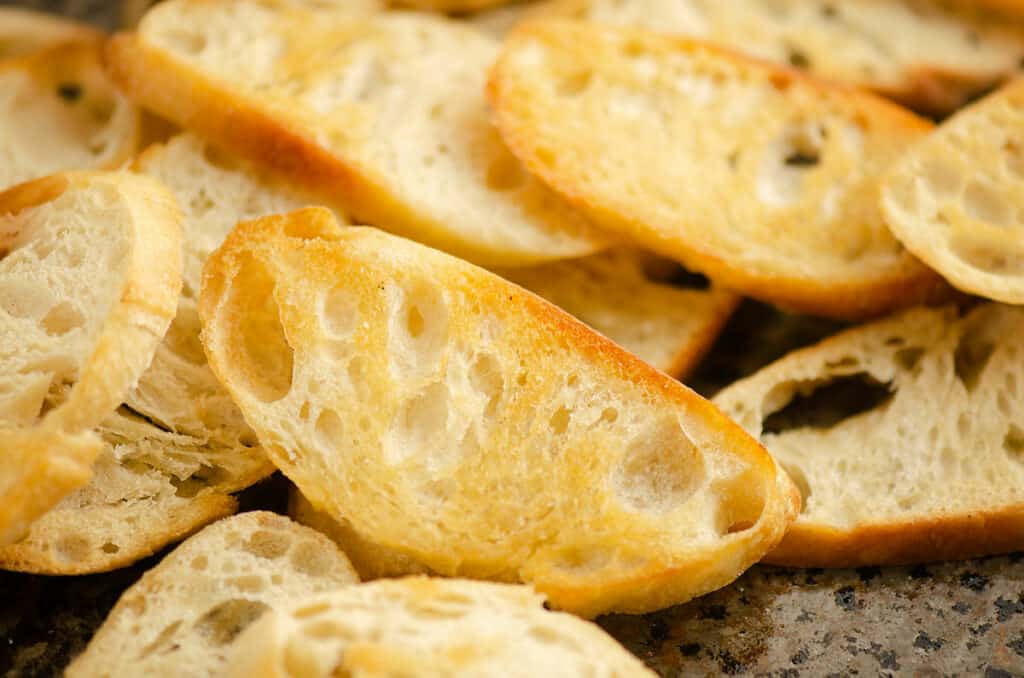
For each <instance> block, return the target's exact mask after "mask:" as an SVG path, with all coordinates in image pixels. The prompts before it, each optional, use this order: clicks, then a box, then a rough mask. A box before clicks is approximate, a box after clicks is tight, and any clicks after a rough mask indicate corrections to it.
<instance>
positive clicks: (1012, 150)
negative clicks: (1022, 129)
mask: <svg viewBox="0 0 1024 678" xmlns="http://www.w3.org/2000/svg"><path fill="white" fill-rule="evenodd" d="M1001 155H1002V156H1003V161H1004V162H1005V163H1006V170H1007V171H1008V172H1009V173H1010V174H1011V175H1012V176H1013V178H1015V179H1017V180H1018V181H1021V180H1024V153H1021V146H1020V144H1018V143H1017V142H1016V141H1013V140H1010V141H1007V142H1006V143H1004V144H1003V152H1002V154H1001Z"/></svg>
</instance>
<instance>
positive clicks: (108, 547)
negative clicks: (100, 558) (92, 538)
mask: <svg viewBox="0 0 1024 678" xmlns="http://www.w3.org/2000/svg"><path fill="white" fill-rule="evenodd" d="M101 550H102V551H103V552H104V553H110V554H114V553H117V552H118V551H120V550H121V547H120V546H118V545H117V544H115V543H113V542H110V541H108V542H105V543H104V544H103V546H102V547H101Z"/></svg>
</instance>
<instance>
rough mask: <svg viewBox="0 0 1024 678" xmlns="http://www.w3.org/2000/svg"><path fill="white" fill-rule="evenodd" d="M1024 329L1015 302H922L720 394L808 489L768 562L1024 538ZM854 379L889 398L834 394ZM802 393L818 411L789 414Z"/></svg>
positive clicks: (1010, 546)
mask: <svg viewBox="0 0 1024 678" xmlns="http://www.w3.org/2000/svg"><path fill="white" fill-rule="evenodd" d="M1022 330H1024V310H1022V309H1020V308H1015V307H1011V306H1001V305H998V304H984V305H980V306H976V307H975V308H973V309H971V310H969V311H967V312H965V313H964V314H963V315H962V316H961V315H960V313H959V312H958V311H957V309H955V308H944V309H942V308H940V309H925V308H919V309H912V310H910V311H907V312H904V313H902V314H898V315H895V316H893V317H890V318H887V319H884V320H880V321H876V322H874V323H871V324H867V325H863V326H860V327H856V328H853V329H850V330H846V331H844V332H842V333H840V334H838V335H836V336H834V337H832V338H830V339H827V340H825V341H824V342H822V343H820V344H818V345H817V346H813V347H810V348H806V349H801V350H798V351H795V352H793V353H791V354H790V355H788V356H786V357H784V358H782V359H781V360H779V361H777V362H775V363H773V364H772V365H769V366H768V367H766V368H764V369H763V370H761V371H760V372H758V373H756V374H754V375H753V376H751V377H748V378H746V379H743V380H740V381H739V382H737V383H735V384H733V385H732V386H730V387H729V388H727V389H726V390H724V391H722V392H721V393H720V394H719V395H717V396H716V397H715V399H714V402H715V403H716V404H717V405H719V406H720V407H721V408H722V409H723V411H724V412H726V413H727V414H729V415H730V416H732V417H733V418H734V419H735V420H736V421H737V422H738V423H739V424H740V425H742V426H743V427H744V428H745V429H746V430H747V431H748V432H750V433H751V434H752V435H755V436H756V437H758V438H759V439H760V440H761V442H762V443H764V445H765V446H766V447H767V448H768V450H769V452H771V453H772V454H773V455H774V456H775V458H776V460H777V461H778V463H779V464H780V465H781V466H782V467H783V468H785V469H786V470H787V472H788V473H789V474H790V476H791V477H792V478H793V480H794V481H795V482H796V484H797V486H798V487H800V489H801V494H802V495H803V509H802V513H801V515H800V516H799V517H798V519H797V520H796V522H795V523H794V524H793V526H792V528H791V529H790V531H789V532H788V533H787V534H786V536H785V537H784V538H783V540H782V542H781V544H780V545H779V546H778V547H777V548H776V549H774V550H773V551H772V552H771V553H769V554H768V555H767V556H766V558H765V561H766V562H770V563H777V564H785V565H797V566H804V567H853V566H861V565H890V564H907V563H919V562H927V561H933V560H955V559H965V558H973V557H980V556H985V555H992V554H998V553H1007V552H1013V551H1017V550H1020V549H1021V548H1024V490H1022V489H1021V488H1024V409H1022V407H1021V406H1020V403H1021V402H1024V401H1022V399H1021V395H1022V392H1021V389H1022V388H1024V372H1022V365H1024V361H1022V360H1021V358H1022V357H1024V352H1022V350H1021V348H1020V347H1019V345H1018V341H1017V337H1019V336H1020V333H1021V331H1022ZM851 381H854V382H862V383H863V382H867V384H868V385H869V386H870V387H871V389H874V390H876V391H878V392H880V394H881V396H882V397H880V398H879V397H876V398H873V399H872V401H871V402H869V403H868V404H869V405H870V406H868V407H867V408H866V409H865V401H864V399H863V397H860V396H858V397H856V398H855V400H856V402H857V407H856V408H855V409H854V410H853V411H850V410H849V409H847V407H846V405H844V404H843V403H840V402H838V401H837V400H835V399H832V401H831V402H828V401H827V399H826V398H825V393H826V391H830V390H831V392H832V394H833V395H834V394H835V392H836V388H835V387H836V386H837V385H838V384H841V383H847V384H848V383H849V382H851ZM848 393H849V392H848ZM848 400H849V399H848ZM796 401H803V402H802V403H801V404H802V406H803V408H804V410H805V411H806V410H807V409H811V408H814V409H817V410H818V412H819V415H817V416H815V417H808V416H806V415H800V414H799V413H798V412H794V413H792V414H789V415H787V416H788V421H783V420H780V419H778V418H777V416H778V414H779V413H782V412H785V411H786V410H789V408H790V406H791V405H792V404H793V403H794V402H796ZM830 409H831V410H834V411H832V412H829V411H828V410H830ZM823 410H824V411H825V414H824V416H821V415H820V413H821V412H822V411H823Z"/></svg>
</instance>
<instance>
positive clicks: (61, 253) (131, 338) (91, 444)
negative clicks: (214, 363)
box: [0, 172, 181, 541]
mask: <svg viewBox="0 0 1024 678" xmlns="http://www.w3.org/2000/svg"><path fill="white" fill-rule="evenodd" d="M180 220H181V214H180V212H179V211H178V210H177V207H176V206H175V205H174V200H173V198H172V196H171V195H170V194H168V193H167V191H166V190H165V189H164V188H163V187H162V186H160V185H159V184H157V183H156V182H154V181H152V180H150V179H145V178H140V177H135V176H132V175H128V174H124V173H103V172H81V173H77V172H76V173H67V174H60V175H54V176H52V177H48V178H45V179H40V180H37V181H33V182H30V183H27V184H22V185H20V186H17V187H15V188H12V189H9V190H7V191H4V192H3V193H0V448H3V449H5V450H6V449H13V448H15V447H18V448H21V451H20V452H12V453H11V456H10V457H9V458H8V460H7V461H8V463H5V464H4V471H5V475H6V478H5V480H4V481H3V482H2V484H3V485H4V486H6V487H8V488H12V487H14V486H15V485H17V484H19V483H25V484H28V485H27V486H30V485H31V484H32V483H39V482H47V483H48V489H46V490H43V489H40V492H39V496H38V497H35V498H32V497H30V496H29V495H31V494H32V493H27V494H23V495H22V496H23V498H25V499H26V501H25V503H24V504H23V505H22V507H21V508H19V507H18V506H17V505H14V504H13V503H12V504H10V505H5V511H4V515H5V516H6V518H7V520H12V519H13V520H14V521H15V522H17V523H19V524H20V527H18V528H17V529H14V530H13V532H12V533H7V532H6V531H7V529H8V527H9V525H2V526H0V532H4V534H5V539H4V541H9V540H10V539H12V538H17V537H20V536H22V534H21V533H22V532H23V528H24V526H25V525H26V524H27V522H28V521H30V520H31V519H33V518H36V517H38V516H39V515H40V513H41V511H42V510H45V508H49V506H47V507H45V508H44V507H43V506H42V504H43V503H47V502H42V503H41V499H40V498H41V497H43V496H48V497H49V500H48V503H49V505H50V506H52V503H53V502H56V501H57V500H59V499H60V496H61V495H63V494H65V493H67V492H70V491H71V490H73V489H74V488H75V487H77V486H80V485H81V484H83V483H85V482H86V481H87V480H88V478H89V472H88V468H89V466H90V464H91V461H92V458H93V457H95V455H96V454H98V452H99V446H98V441H97V440H95V438H88V439H86V438H83V437H82V436H83V435H84V434H86V433H88V432H89V431H90V430H91V429H92V428H93V427H95V426H96V425H97V424H99V423H100V421H101V420H102V419H103V418H104V417H106V416H107V415H108V414H110V413H112V412H113V411H114V409H115V408H116V407H117V406H118V404H119V403H120V402H121V400H122V399H123V397H124V395H125V393H126V392H127V390H128V389H129V388H130V387H131V385H132V384H133V383H134V382H135V381H136V380H137V379H138V378H139V375H140V374H141V373H142V371H143V370H144V369H145V368H146V365H148V364H149V361H150V360H151V359H152V356H153V352H154V351H155V350H156V346H157V344H158V343H159V342H160V338H161V337H162V336H163V334H164V332H165V331H166V330H167V326H168V325H169V323H170V320H171V317H172V316H173V314H174V304H175V300H176V298H177V295H178V292H179V290H180V285H181V254H180V248H181V229H180ZM36 435H38V439H37V440H35V441H33V436H36ZM61 439H64V440H67V441H68V447H67V448H66V449H64V448H63V443H60V442H56V443H54V446H53V449H51V448H50V445H49V443H46V442H45V441H46V440H50V441H60V440H61ZM28 450H32V452H31V454H29V453H28V452H27V451H28ZM49 455H52V459H48V458H47V457H48V456H49ZM19 457H20V458H21V459H22V461H24V462H25V464H27V465H25V464H20V463H17V462H16V458H19ZM61 459H63V460H64V461H63V462H61V461H60V460H61ZM65 462H66V463H65ZM60 468H64V469H65V470H66V471H67V472H68V476H67V482H61V481H60V480H59V479H58V478H57V477H56V475H53V474H51V472H53V471H57V470H59V469H60ZM31 469H35V471H32V470H31ZM36 472H38V473H39V475H40V476H41V477H39V478H36V477H33V476H34V474H35V473H36ZM45 477H48V478H49V480H45ZM57 487H60V491H59V492H58V491H56V489H55V488H57ZM12 491H13V492H15V493H23V489H17V488H15V489H14V490H12ZM6 496H8V497H10V496H11V495H6ZM6 503H7V502H5V504H6ZM19 511H25V512H27V513H26V514H24V515H22V516H21V517H20V518H18V514H19Z"/></svg>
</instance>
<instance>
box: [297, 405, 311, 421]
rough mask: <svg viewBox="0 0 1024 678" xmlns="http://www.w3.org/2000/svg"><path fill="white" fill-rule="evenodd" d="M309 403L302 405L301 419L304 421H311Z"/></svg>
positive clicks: (300, 410) (300, 409)
mask: <svg viewBox="0 0 1024 678" xmlns="http://www.w3.org/2000/svg"><path fill="white" fill-rule="evenodd" d="M309 407H310V405H309V403H302V407H300V408H299V419H301V420H302V421H309Z"/></svg>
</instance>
